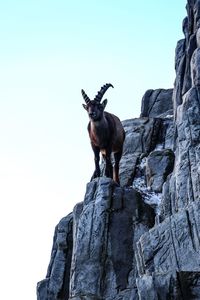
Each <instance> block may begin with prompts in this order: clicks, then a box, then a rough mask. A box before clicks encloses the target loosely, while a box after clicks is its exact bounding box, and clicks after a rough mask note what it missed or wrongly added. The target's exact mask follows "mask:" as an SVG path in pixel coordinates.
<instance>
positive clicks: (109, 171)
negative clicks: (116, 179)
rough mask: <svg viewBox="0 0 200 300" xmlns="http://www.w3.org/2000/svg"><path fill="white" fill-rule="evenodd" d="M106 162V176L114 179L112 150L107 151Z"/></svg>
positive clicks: (104, 156)
mask: <svg viewBox="0 0 200 300" xmlns="http://www.w3.org/2000/svg"><path fill="white" fill-rule="evenodd" d="M103 158H104V160H105V164H106V168H105V176H106V177H110V178H113V167H112V162H111V150H110V149H109V150H106V154H104V155H103Z"/></svg>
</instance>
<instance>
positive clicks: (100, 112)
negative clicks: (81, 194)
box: [81, 84, 125, 183]
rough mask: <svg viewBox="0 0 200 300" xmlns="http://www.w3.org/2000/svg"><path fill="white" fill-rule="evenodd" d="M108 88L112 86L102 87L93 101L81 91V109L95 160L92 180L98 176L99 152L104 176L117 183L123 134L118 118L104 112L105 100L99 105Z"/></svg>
mask: <svg viewBox="0 0 200 300" xmlns="http://www.w3.org/2000/svg"><path fill="white" fill-rule="evenodd" d="M109 87H113V86H112V84H105V85H104V86H102V88H101V90H100V91H99V92H98V94H97V95H96V97H95V98H94V100H90V98H89V97H88V96H87V95H86V93H85V92H84V91H83V90H82V91H81V92H82V95H83V98H84V100H85V102H86V104H83V107H84V108H85V109H86V110H87V112H88V115H89V119H90V122H89V124H88V132H89V137H90V141H91V146H92V149H93V151H94V158H95V171H94V174H93V176H92V179H93V178H95V177H99V176H100V166H99V160H100V152H101V154H102V156H103V158H104V160H105V165H106V167H105V175H106V176H107V177H111V178H113V179H114V180H115V181H116V182H117V183H119V162H120V159H121V156H122V151H123V143H124V138H125V132H124V128H123V126H122V124H121V122H120V120H119V118H118V117H116V116H115V115H113V114H110V113H108V112H105V111H104V109H105V107H106V104H107V99H105V100H104V101H102V103H101V100H102V98H103V95H104V93H105V92H106V91H107V89H108V88H109ZM112 152H113V154H114V159H115V164H114V168H113V167H112V162H111V153H112Z"/></svg>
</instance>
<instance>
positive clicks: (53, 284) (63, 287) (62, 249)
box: [37, 214, 73, 300]
mask: <svg viewBox="0 0 200 300" xmlns="http://www.w3.org/2000/svg"><path fill="white" fill-rule="evenodd" d="M72 218H73V216H72V214H69V215H68V216H67V217H65V218H63V219H62V220H61V221H60V222H59V224H58V225H57V226H56V229H55V234H54V241H53V248H52V253H51V260H50V263H49V267H48V271H47V275H46V279H45V280H43V281H41V282H39V283H38V287H37V297H38V300H57V299H59V300H65V299H68V295H69V282H70V267H71V257H72V247H73V240H72Z"/></svg>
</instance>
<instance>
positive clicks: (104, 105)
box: [101, 99, 108, 108]
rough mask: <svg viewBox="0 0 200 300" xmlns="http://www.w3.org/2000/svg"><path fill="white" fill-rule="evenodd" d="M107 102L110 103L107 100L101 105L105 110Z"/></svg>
mask: <svg viewBox="0 0 200 300" xmlns="http://www.w3.org/2000/svg"><path fill="white" fill-rule="evenodd" d="M107 102H108V100H107V99H105V100H103V102H102V103H101V104H102V105H103V108H105V107H106V104H107Z"/></svg>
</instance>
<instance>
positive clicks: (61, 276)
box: [37, 0, 200, 300]
mask: <svg viewBox="0 0 200 300" xmlns="http://www.w3.org/2000/svg"><path fill="white" fill-rule="evenodd" d="M186 10H187V17H186V18H185V19H184V21H183V32H184V36H185V38H184V39H182V40H180V41H178V43H177V47H176V56H175V70H176V79H175V83H174V88H173V89H157V90H148V91H147V92H146V93H145V94H144V97H143V99H142V105H141V107H142V108H141V115H140V118H136V119H130V120H125V121H123V126H124V129H125V132H126V139H125V144H124V151H123V156H122V159H121V162H120V183H121V184H120V186H119V185H117V184H116V183H115V182H114V181H113V180H112V179H109V178H106V177H104V176H102V177H100V178H96V179H94V180H92V181H91V182H90V183H88V185H87V188H86V194H85V198H84V201H83V202H82V203H78V204H77V205H76V206H75V208H74V211H73V212H72V213H71V214H69V215H68V216H66V217H64V218H63V219H62V220H61V221H60V222H59V224H58V225H57V226H56V229H55V234H54V242H53V247H52V253H51V259H50V263H49V267H48V271H47V275H46V278H45V279H44V280H42V281H40V282H39V283H38V285H37V299H38V300H67V299H71V300H98V299H99V300H100V299H106V300H117V299H118V300H132V299H133V300H137V299H141V300H159V299H160V300H165V299H166V300H168V299H173V300H174V299H177V300H181V299H184V300H190V299H198V300H200V1H199V0H188V2H187V6H186ZM102 169H103V166H102Z"/></svg>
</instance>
